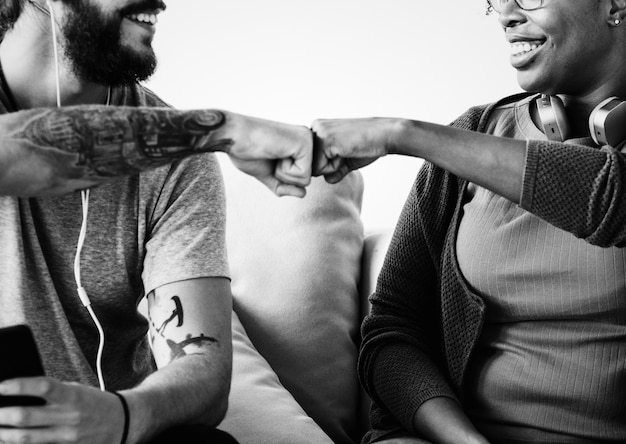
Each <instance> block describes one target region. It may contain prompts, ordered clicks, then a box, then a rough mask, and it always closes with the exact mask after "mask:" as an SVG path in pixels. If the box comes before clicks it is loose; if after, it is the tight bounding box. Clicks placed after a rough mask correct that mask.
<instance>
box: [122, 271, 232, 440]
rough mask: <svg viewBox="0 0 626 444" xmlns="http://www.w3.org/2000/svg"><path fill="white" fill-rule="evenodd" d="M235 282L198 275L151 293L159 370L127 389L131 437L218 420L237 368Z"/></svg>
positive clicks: (152, 332) (150, 313)
mask: <svg viewBox="0 0 626 444" xmlns="http://www.w3.org/2000/svg"><path fill="white" fill-rule="evenodd" d="M231 309H232V305H231V295H230V282H229V281H228V280H227V279H223V278H202V279H192V280H188V281H183V282H177V283H172V284H168V285H164V286H162V287H160V288H158V289H157V290H155V291H154V292H152V293H150V294H149V295H148V317H149V320H150V340H151V344H152V349H153V351H154V356H155V360H156V362H157V366H158V368H159V370H158V371H156V372H155V373H153V374H152V375H150V376H149V377H148V378H147V379H146V380H145V381H144V382H142V383H141V384H140V385H139V386H138V387H136V388H134V389H132V390H128V391H125V392H123V394H124V395H125V397H126V399H127V401H128V404H129V408H130V418H131V424H130V434H129V440H128V442H129V443H134V442H137V440H139V441H142V442H143V441H144V440H145V438H146V437H148V436H153V435H154V434H155V433H158V432H160V431H162V430H163V429H164V428H168V427H170V426H173V425H177V424H185V423H186V424H189V423H203V424H208V425H211V426H215V425H217V424H218V423H219V422H220V421H221V420H222V418H223V416H224V414H225V412H226V407H227V403H228V392H229V389H230V377H231V368H232V346H231V330H230V319H231V315H230V312H231Z"/></svg>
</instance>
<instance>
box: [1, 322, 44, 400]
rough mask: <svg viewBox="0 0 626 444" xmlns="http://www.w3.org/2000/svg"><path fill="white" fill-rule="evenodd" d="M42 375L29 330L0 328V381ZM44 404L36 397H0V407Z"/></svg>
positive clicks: (19, 326)
mask: <svg viewBox="0 0 626 444" xmlns="http://www.w3.org/2000/svg"><path fill="white" fill-rule="evenodd" d="M44 374H45V372H44V369H43V365H42V364H41V359H40V357H39V350H38V349H37V344H36V343H35V339H34V338H33V334H32V332H31V331H30V328H29V327H28V326H26V325H15V326H12V327H5V328H0V381H4V380H5V379H12V378H19V377H29V376H44ZM45 403H46V401H45V400H44V399H43V398H40V397H37V396H0V407H5V406H31V405H43V404H45Z"/></svg>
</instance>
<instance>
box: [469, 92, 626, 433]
mask: <svg viewBox="0 0 626 444" xmlns="http://www.w3.org/2000/svg"><path fill="white" fill-rule="evenodd" d="M529 103H530V100H526V101H524V102H522V103H519V104H516V105H511V106H507V107H504V108H501V109H500V110H498V111H497V112H496V113H494V116H493V118H492V120H491V122H490V125H489V128H490V132H491V133H492V134H495V135H499V136H504V137H513V138H517V139H545V136H544V135H543V134H542V133H541V132H540V131H539V130H538V129H537V128H536V127H535V125H534V124H533V122H532V120H531V119H530V114H529V109H528V108H529ZM576 143H579V144H580V143H584V144H587V145H590V146H593V142H592V141H591V139H584V140H581V139H577V140H576ZM466 197H467V202H466V203H465V205H464V209H463V210H464V213H463V218H462V221H461V224H460V227H459V233H458V238H457V254H458V260H459V266H460V269H461V271H462V273H463V276H464V277H465V279H466V280H467V282H468V284H469V286H470V287H471V288H472V289H473V290H475V291H476V292H477V293H478V294H480V295H481V296H482V297H483V298H484V300H485V302H486V305H487V311H486V323H485V326H484V329H483V332H482V334H481V337H480V341H479V344H478V346H477V348H476V350H475V351H474V354H473V357H472V360H471V361H470V367H469V370H468V376H467V379H466V386H465V392H466V394H467V409H468V412H469V414H470V416H471V417H472V420H473V421H474V422H475V424H476V425H477V427H478V428H479V429H480V430H481V431H482V432H483V433H485V434H486V435H487V436H488V437H489V438H490V439H492V440H493V441H494V442H503V443H504V442H507V443H523V442H544V443H556V442H562V443H588V442H595V441H596V440H601V439H605V440H606V439H608V440H615V441H621V442H623V441H624V440H626V254H624V249H621V248H600V247H595V246H593V245H590V244H588V243H587V242H585V241H584V240H581V239H577V238H576V237H574V236H573V235H571V234H570V233H567V232H565V231H563V230H560V229H558V228H555V227H554V226H552V225H550V224H548V223H546V222H545V221H543V220H541V219H539V218H538V217H536V216H534V215H532V214H530V213H528V212H527V211H524V210H522V209H521V208H519V207H518V206H517V205H516V204H514V203H513V202H511V201H509V200H507V199H504V198H502V197H500V196H498V195H496V194H494V193H492V192H490V191H488V190H486V189H484V188H480V187H477V186H475V185H473V184H470V186H469V189H468V192H467V196H466Z"/></svg>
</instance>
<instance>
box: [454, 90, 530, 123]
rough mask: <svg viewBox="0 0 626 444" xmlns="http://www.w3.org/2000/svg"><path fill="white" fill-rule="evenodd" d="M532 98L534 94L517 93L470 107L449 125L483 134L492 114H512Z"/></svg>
mask: <svg viewBox="0 0 626 444" xmlns="http://www.w3.org/2000/svg"><path fill="white" fill-rule="evenodd" d="M534 96H535V94H532V93H518V94H513V95H510V96H507V97H503V98H501V99H499V100H497V101H494V102H490V103H486V104H482V105H475V106H472V107H471V108H469V109H468V110H467V111H465V113H463V114H462V115H461V116H459V117H458V118H457V119H456V120H455V121H453V122H452V123H451V125H452V126H454V127H457V128H461V129H467V130H471V131H480V132H483V131H484V128H485V127H486V126H487V123H488V122H489V119H490V116H492V115H493V114H494V113H506V112H512V111H513V110H514V109H515V107H518V106H520V105H523V104H524V103H525V102H530V101H531V100H532V99H533V97H534Z"/></svg>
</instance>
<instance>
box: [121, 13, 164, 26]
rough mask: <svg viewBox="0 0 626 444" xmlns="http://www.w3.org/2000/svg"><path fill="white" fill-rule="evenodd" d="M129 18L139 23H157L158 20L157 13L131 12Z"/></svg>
mask: <svg viewBox="0 0 626 444" xmlns="http://www.w3.org/2000/svg"><path fill="white" fill-rule="evenodd" d="M128 18H129V19H131V20H133V21H136V22H139V23H146V24H148V25H156V24H157V20H158V19H157V16H156V14H131V15H129V16H128Z"/></svg>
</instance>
